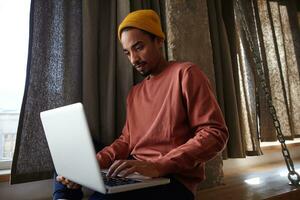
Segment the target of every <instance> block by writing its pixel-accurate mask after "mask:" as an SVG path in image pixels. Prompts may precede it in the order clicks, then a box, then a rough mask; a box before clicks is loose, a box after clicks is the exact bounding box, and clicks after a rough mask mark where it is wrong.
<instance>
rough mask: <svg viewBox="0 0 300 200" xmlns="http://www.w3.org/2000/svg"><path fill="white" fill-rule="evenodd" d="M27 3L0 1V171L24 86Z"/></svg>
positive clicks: (13, 133) (13, 132) (7, 161)
mask: <svg viewBox="0 0 300 200" xmlns="http://www.w3.org/2000/svg"><path fill="white" fill-rule="evenodd" d="M29 12H30V0H26V1H0V27H1V31H0V44H1V45H0V55H1V59H0V169H7V168H10V165H11V160H12V157H13V152H14V147H15V139H16V132H17V126H18V121H19V114H20V108H21V103H22V98H23V91H24V85H25V74H26V64H27V51H28V35H29Z"/></svg>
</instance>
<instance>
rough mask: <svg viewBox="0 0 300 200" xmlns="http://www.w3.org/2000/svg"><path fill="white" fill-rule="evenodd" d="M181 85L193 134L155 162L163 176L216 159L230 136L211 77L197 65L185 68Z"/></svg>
mask: <svg viewBox="0 0 300 200" xmlns="http://www.w3.org/2000/svg"><path fill="white" fill-rule="evenodd" d="M181 88H182V96H183V98H182V99H183V102H184V106H185V107H186V111H187V116H188V121H189V125H190V127H191V134H192V138H190V139H189V140H188V141H187V142H186V143H185V144H182V145H181V146H179V147H177V148H175V149H173V150H171V151H170V152H168V153H167V154H166V155H164V156H163V157H161V158H160V159H158V160H157V161H155V162H154V164H155V165H156V167H157V168H158V170H159V171H160V175H161V176H163V175H166V174H171V173H180V172H183V171H185V170H190V169H193V168H194V167H196V166H197V165H198V164H200V163H203V162H206V161H208V160H210V159H212V158H213V157H215V156H216V155H217V153H218V152H220V151H222V150H223V149H224V147H225V145H226V142H227V140H228V131H227V127H226V125H225V121H224V119H223V116H222V112H221V110H220V108H219V106H218V103H217V101H216V99H215V96H214V94H213V92H212V90H211V87H210V84H209V81H208V79H207V77H206V76H205V75H204V74H203V73H202V72H201V70H200V69H198V68H197V66H191V67H189V68H188V69H186V70H185V71H184V72H183V75H182V81H181Z"/></svg>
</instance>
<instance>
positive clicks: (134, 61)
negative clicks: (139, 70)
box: [129, 52, 140, 65]
mask: <svg viewBox="0 0 300 200" xmlns="http://www.w3.org/2000/svg"><path fill="white" fill-rule="evenodd" d="M129 59H130V62H131V64H132V65H136V64H137V63H138V62H139V60H140V58H139V56H138V54H137V53H135V52H132V53H131V55H130V58H129Z"/></svg>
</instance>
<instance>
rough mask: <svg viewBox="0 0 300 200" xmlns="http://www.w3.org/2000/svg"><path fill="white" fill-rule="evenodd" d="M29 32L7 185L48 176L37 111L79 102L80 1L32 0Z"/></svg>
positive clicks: (49, 169) (48, 164)
mask: <svg viewBox="0 0 300 200" xmlns="http://www.w3.org/2000/svg"><path fill="white" fill-rule="evenodd" d="M29 35H30V39H29V40H30V41H29V49H28V63H27V74H26V84H25V85H26V86H25V93H24V98H23V103H22V108H21V113H20V120H19V126H18V131H17V140H16V147H15V153H14V157H13V164H12V169H11V183H12V184H13V183H21V182H28V181H34V180H41V179H47V178H50V177H51V176H52V174H53V165H52V160H51V156H50V153H49V150H48V146H47V141H46V139H45V135H44V132H43V128H42V125H41V121H40V117H39V113H40V112H41V111H43V110H47V109H51V108H54V107H58V106H62V105H66V104H70V103H74V102H78V101H81V96H82V87H81V85H82V78H81V73H82V72H81V71H82V68H81V57H82V56H81V55H82V45H81V42H80V41H81V37H82V32H81V1H78V0H77V1H75V0H73V1H69V0H68V1H64V0H51V1H50V0H48V1H45V0H33V1H32V2H31V10H30V34H29Z"/></svg>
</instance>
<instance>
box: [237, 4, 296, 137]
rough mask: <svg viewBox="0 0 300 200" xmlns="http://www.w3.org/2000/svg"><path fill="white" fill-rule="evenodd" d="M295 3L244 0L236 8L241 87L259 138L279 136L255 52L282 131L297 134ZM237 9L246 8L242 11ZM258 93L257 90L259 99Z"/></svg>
mask: <svg viewBox="0 0 300 200" xmlns="http://www.w3.org/2000/svg"><path fill="white" fill-rule="evenodd" d="M298 4H299V3H298ZM296 7H297V6H296V1H294V0H289V1H267V0H252V1H241V0H240V1H239V2H238V4H236V7H235V11H236V19H237V20H236V24H237V34H238V35H239V40H238V49H239V51H238V61H239V63H238V69H239V73H240V76H239V81H240V83H241V84H240V90H241V91H242V96H244V101H243V104H244V105H246V106H244V107H247V108H251V109H248V110H247V112H248V113H249V114H248V116H249V118H250V119H251V120H248V122H249V123H250V124H249V127H251V124H252V130H251V131H253V132H255V129H254V126H256V127H258V129H257V131H256V132H257V134H258V138H259V139H260V140H261V141H274V140H276V131H275V129H274V124H273V121H272V117H271V115H270V113H269V109H268V106H267V103H266V98H265V96H264V92H263V91H262V90H261V88H260V87H259V77H258V76H257V74H256V70H255V67H256V66H255V64H254V60H253V57H254V54H253V52H255V53H256V54H257V55H258V58H259V59H260V60H261V61H262V67H263V70H264V75H265V77H266V82H267V86H268V88H269V90H270V93H271V97H272V103H273V105H274V106H275V109H276V113H277V116H278V120H279V121H280V125H281V129H282V132H283V135H284V136H285V138H286V139H293V138H295V137H299V130H300V125H299V123H296V122H297V120H298V119H299V118H300V105H299V102H300V80H299V66H300V65H299V64H300V63H299V45H300V40H299V37H300V36H299V35H300V34H299V24H298V20H297V10H296V9H295V8H296ZM239 10H242V11H243V14H242V15H241V12H240V11H239ZM243 16H244V17H245V21H246V22H247V24H248V27H249V32H250V35H251V38H252V40H253V44H254V46H253V47H254V50H252V51H251V47H250V45H249V41H248V40H247V38H246V35H245V28H244V27H245V26H243V22H242V17H243ZM250 24H251V26H250ZM255 94H257V98H256V99H255V98H254V97H255ZM251 98H252V99H251ZM247 99H248V100H247ZM247 102H248V103H247ZM250 102H255V103H256V104H257V105H258V106H257V108H256V105H255V104H254V103H252V105H250ZM247 105H248V106H247ZM256 115H257V116H258V120H257V121H256V120H255V119H256ZM249 118H248V119H249ZM254 124H255V125H254Z"/></svg>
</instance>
